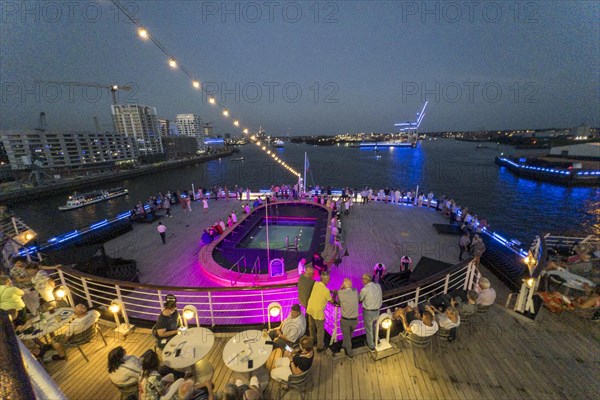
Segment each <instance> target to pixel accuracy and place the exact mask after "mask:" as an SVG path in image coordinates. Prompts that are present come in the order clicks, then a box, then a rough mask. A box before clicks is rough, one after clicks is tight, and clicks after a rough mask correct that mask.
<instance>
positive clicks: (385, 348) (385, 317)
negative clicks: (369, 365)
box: [372, 312, 400, 361]
mask: <svg viewBox="0 0 600 400" xmlns="http://www.w3.org/2000/svg"><path fill="white" fill-rule="evenodd" d="M391 328H392V316H391V314H390V313H389V312H385V313H383V314H381V315H380V316H379V318H377V324H376V325H375V343H376V344H375V352H374V353H372V354H373V359H375V361H377V360H381V359H382V358H384V357H389V356H391V355H393V354H396V353H399V352H400V350H399V349H398V348H397V347H395V346H393V345H392V344H391V343H390V333H391ZM381 329H384V330H385V331H386V332H385V338H383V339H379V331H380V330H381Z"/></svg>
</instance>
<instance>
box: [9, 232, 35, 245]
mask: <svg viewBox="0 0 600 400" xmlns="http://www.w3.org/2000/svg"><path fill="white" fill-rule="evenodd" d="M36 237H37V233H36V232H35V231H34V230H33V229H27V230H25V231H23V232H21V233H19V234H18V235H16V236H14V237H13V238H12V240H14V241H15V242H17V243H18V244H20V245H21V246H25V245H26V244H27V243H29V242H31V241H32V240H34V239H35V238H36Z"/></svg>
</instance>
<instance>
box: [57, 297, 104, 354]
mask: <svg viewBox="0 0 600 400" xmlns="http://www.w3.org/2000/svg"><path fill="white" fill-rule="evenodd" d="M99 318H100V313H99V312H98V311H96V310H90V311H88V309H87V307H86V306H84V305H83V304H77V305H76V306H75V318H74V319H73V320H72V321H71V322H69V325H67V333H65V334H64V335H58V336H56V337H55V338H54V340H55V341H57V342H59V343H62V344H69V343H70V342H76V341H79V340H80V339H82V337H83V333H84V332H85V331H86V330H88V329H89V328H90V327H91V326H92V325H94V324H95V323H96V322H98V319H99Z"/></svg>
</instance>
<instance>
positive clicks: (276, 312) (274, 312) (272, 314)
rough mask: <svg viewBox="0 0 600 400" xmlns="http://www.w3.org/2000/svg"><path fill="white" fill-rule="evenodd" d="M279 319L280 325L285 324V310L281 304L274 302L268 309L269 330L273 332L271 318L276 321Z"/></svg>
mask: <svg viewBox="0 0 600 400" xmlns="http://www.w3.org/2000/svg"><path fill="white" fill-rule="evenodd" d="M277 317H279V323H280V324H282V323H283V310H282V307H281V304H279V303H278V302H276V301H274V302H272V303H271V304H269V306H268V307H267V320H268V322H269V330H271V318H273V319H276V318H277Z"/></svg>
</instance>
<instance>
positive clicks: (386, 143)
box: [358, 140, 417, 149]
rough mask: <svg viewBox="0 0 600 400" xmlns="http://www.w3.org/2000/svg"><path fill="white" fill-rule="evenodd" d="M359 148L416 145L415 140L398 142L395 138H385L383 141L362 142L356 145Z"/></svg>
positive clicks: (410, 146) (408, 146)
mask: <svg viewBox="0 0 600 400" xmlns="http://www.w3.org/2000/svg"><path fill="white" fill-rule="evenodd" d="M358 147H360V148H361V149H378V148H389V147H406V148H412V147H417V143H416V142H400V141H397V140H386V141H383V142H362V143H360V144H359V145H358Z"/></svg>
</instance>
